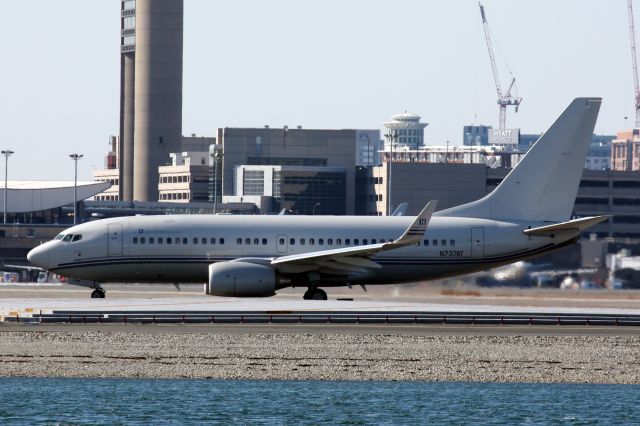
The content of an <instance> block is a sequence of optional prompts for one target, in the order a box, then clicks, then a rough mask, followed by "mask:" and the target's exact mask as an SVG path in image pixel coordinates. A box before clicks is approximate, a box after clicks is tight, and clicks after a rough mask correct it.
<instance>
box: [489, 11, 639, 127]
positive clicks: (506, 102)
mask: <svg viewBox="0 0 640 426" xmlns="http://www.w3.org/2000/svg"><path fill="white" fill-rule="evenodd" d="M629 1H631V0H629ZM478 6H480V15H481V16H482V25H483V26H484V36H485V38H486V40H487V50H488V51H489V60H490V61H491V70H492V71H493V79H494V81H495V83H496V90H497V92H498V105H499V106H500V122H499V129H500V130H504V129H505V128H506V122H507V107H508V106H514V107H515V109H516V112H518V107H519V106H520V103H521V102H522V98H520V97H518V95H515V96H512V95H511V90H512V89H513V88H514V87H515V84H516V78H515V77H514V76H513V74H511V84H509V88H508V89H507V91H506V93H504V94H503V93H502V87H501V86H500V76H499V75H498V66H497V65H496V58H495V55H494V54H493V45H492V44H491V34H490V31H489V23H488V22H487V15H486V14H485V13H484V6H483V5H482V3H478ZM507 67H508V65H507Z"/></svg>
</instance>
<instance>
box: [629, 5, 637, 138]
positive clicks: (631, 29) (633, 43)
mask: <svg viewBox="0 0 640 426" xmlns="http://www.w3.org/2000/svg"><path fill="white" fill-rule="evenodd" d="M632 3H633V1H632V0H627V5H628V10H629V32H630V34H629V35H630V38H631V64H632V66H633V84H634V86H635V90H636V91H635V95H636V96H635V108H636V126H635V128H636V129H637V128H639V127H640V85H638V57H637V55H636V30H635V26H634V25H633V4H632Z"/></svg>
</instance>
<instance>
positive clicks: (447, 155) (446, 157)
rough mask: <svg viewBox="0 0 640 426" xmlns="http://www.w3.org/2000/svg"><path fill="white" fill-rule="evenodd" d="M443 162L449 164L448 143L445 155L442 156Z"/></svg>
mask: <svg viewBox="0 0 640 426" xmlns="http://www.w3.org/2000/svg"><path fill="white" fill-rule="evenodd" d="M444 162H445V163H448V162H449V141H447V151H446V154H445V156H444Z"/></svg>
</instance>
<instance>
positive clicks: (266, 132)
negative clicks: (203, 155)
mask: <svg viewBox="0 0 640 426" xmlns="http://www.w3.org/2000/svg"><path fill="white" fill-rule="evenodd" d="M363 134H366V135H368V136H369V140H370V142H373V141H374V140H379V132H378V131H377V130H355V129H349V130H323V129H303V128H302V127H299V126H298V127H297V128H289V127H287V126H285V127H281V128H270V127H269V126H265V127H264V128H231V127H225V128H222V129H218V136H217V140H218V143H219V144H220V145H221V146H222V153H223V155H222V160H221V164H222V176H221V187H222V196H223V197H225V199H226V196H236V185H237V175H236V168H237V167H239V166H290V167H293V166H295V167H297V168H298V169H296V170H297V171H296V173H302V170H303V169H302V168H305V167H310V168H312V169H308V170H309V173H311V174H317V173H320V172H319V169H318V168H322V167H328V168H340V169H341V170H342V173H344V184H345V196H344V209H343V210H342V211H344V214H354V213H355V197H354V194H355V173H356V165H357V164H358V160H357V159H358V158H359V157H360V158H362V156H361V155H359V154H361V153H362V150H363V149H366V148H371V145H370V144H369V146H367V145H368V144H367V139H366V138H363V137H362V136H361V135H363ZM368 158H370V157H368ZM365 163H366V161H365ZM328 173H333V172H332V171H328ZM318 176H320V175H318ZM318 178H320V177H318ZM340 179H342V178H340ZM340 197H341V196H340ZM309 202H311V201H309ZM305 203H306V202H305ZM327 203H328V201H327ZM314 204H315V203H314ZM304 206H306V207H303V208H301V209H299V211H300V212H303V211H304V212H306V211H307V210H308V205H307V204H304ZM325 207H326V206H325ZM332 211H337V210H334V209H333V208H332Z"/></svg>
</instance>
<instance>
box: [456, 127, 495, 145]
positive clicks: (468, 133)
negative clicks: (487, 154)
mask: <svg viewBox="0 0 640 426" xmlns="http://www.w3.org/2000/svg"><path fill="white" fill-rule="evenodd" d="M489 130H491V126H483V125H481V124H480V125H469V126H464V127H463V129H462V143H463V144H464V145H466V146H487V145H489Z"/></svg>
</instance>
